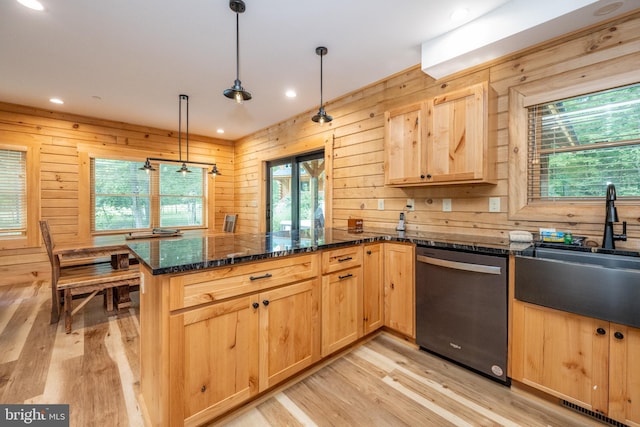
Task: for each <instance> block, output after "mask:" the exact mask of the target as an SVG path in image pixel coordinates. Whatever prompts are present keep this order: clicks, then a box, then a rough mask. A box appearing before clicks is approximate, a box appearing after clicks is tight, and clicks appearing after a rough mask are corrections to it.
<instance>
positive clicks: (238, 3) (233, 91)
mask: <svg viewBox="0 0 640 427" xmlns="http://www.w3.org/2000/svg"><path fill="white" fill-rule="evenodd" d="M229 8H230V9H231V10H232V11H234V12H235V13H236V80H235V81H234V82H233V86H231V88H230V89H226V90H225V91H224V92H223V93H224V96H226V97H227V98H230V99H235V100H236V102H237V103H238V104H242V102H243V101H248V100H250V99H251V94H250V93H249V92H247V91H246V90H244V88H243V87H242V82H241V81H240V14H241V13H243V12H244V11H245V10H246V6H245V4H244V1H242V0H230V1H229Z"/></svg>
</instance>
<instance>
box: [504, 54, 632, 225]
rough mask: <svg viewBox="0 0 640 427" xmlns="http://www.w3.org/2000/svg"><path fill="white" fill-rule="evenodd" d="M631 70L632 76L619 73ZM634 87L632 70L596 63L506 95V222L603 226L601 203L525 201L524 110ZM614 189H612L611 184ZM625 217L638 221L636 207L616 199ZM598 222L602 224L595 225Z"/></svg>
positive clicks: (526, 119) (609, 62)
mask: <svg viewBox="0 0 640 427" xmlns="http://www.w3.org/2000/svg"><path fill="white" fill-rule="evenodd" d="M621 70H634V71H621ZM637 82H638V74H637V71H635V67H634V66H633V65H626V66H625V67H621V66H620V64H619V63H618V62H617V61H608V62H605V63H597V64H594V65H590V66H587V67H583V68H578V69H575V70H572V71H568V72H565V73H562V74H555V75H552V76H549V77H545V78H541V79H539V80H536V81H533V82H530V83H525V84H521V85H517V86H513V87H511V88H510V89H509V99H508V120H509V124H508V135H509V164H508V170H509V172H508V178H509V179H508V181H509V182H508V187H509V211H508V212H509V213H508V215H509V219H510V220H525V221H544V222H569V223H594V224H600V223H604V208H605V207H604V200H605V196H606V194H605V193H604V192H603V194H602V199H601V200H597V199H591V200H575V199H574V200H535V201H531V202H530V201H529V200H528V191H527V180H528V176H529V169H528V160H529V159H528V148H529V147H528V142H529V139H528V107H530V106H532V105H537V104H544V103H547V102H552V101H554V100H558V99H564V98H570V97H574V96H580V95H584V94H588V93H591V92H598V91H602V90H607V89H612V88H615V87H619V86H625V85H630V84H633V83H637ZM614 184H615V183H614ZM616 204H617V206H623V207H624V208H623V209H620V210H619V212H620V213H621V214H624V215H625V217H631V218H633V217H636V218H637V217H638V216H639V215H640V207H638V206H635V205H637V201H636V202H634V201H633V200H624V199H621V198H619V199H618V200H617V201H616ZM600 219H602V221H600Z"/></svg>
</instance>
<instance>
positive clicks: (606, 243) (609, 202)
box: [602, 184, 627, 249]
mask: <svg viewBox="0 0 640 427" xmlns="http://www.w3.org/2000/svg"><path fill="white" fill-rule="evenodd" d="M615 200H616V187H615V186H614V185H613V184H609V185H607V197H606V216H605V220H604V234H603V236H602V247H603V248H604V249H615V248H616V245H615V241H616V240H623V241H626V240H627V223H626V221H625V222H623V223H622V234H614V232H613V224H614V223H616V222H618V209H616V206H615V203H614V201H615Z"/></svg>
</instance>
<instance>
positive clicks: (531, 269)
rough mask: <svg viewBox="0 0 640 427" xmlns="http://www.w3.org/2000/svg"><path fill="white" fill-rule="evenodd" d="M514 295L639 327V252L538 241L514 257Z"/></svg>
mask: <svg viewBox="0 0 640 427" xmlns="http://www.w3.org/2000/svg"><path fill="white" fill-rule="evenodd" d="M609 252H611V251H609ZM634 255H635V256H634ZM515 297H516V299H518V300H521V301H525V302H529V303H532V304H538V305H542V306H546V307H550V308H554V309H558V310H563V311H568V312H571V313H576V314H581V315H584V316H589V317H594V318H597V319H602V320H607V321H611V322H616V323H621V324H624V325H629V326H634V327H640V256H638V254H637V253H633V252H630V253H629V252H626V253H624V254H618V253H602V252H591V250H590V249H589V248H575V247H566V248H562V247H559V248H549V247H540V246H535V247H532V248H530V249H528V250H526V251H523V253H522V254H521V255H517V256H516V263H515Z"/></svg>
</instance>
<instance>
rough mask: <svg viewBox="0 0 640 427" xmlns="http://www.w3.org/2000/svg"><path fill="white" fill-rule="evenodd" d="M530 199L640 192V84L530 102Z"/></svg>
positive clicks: (561, 198)
mask: <svg viewBox="0 0 640 427" xmlns="http://www.w3.org/2000/svg"><path fill="white" fill-rule="evenodd" d="M528 129H529V134H528V139H529V141H528V151H529V152H528V180H527V183H528V199H529V202H535V201H537V200H546V201H553V200H572V199H574V200H589V199H594V198H598V199H601V198H602V197H604V195H605V194H606V187H607V184H608V183H613V184H615V186H616V192H617V196H618V197H619V198H621V197H622V198H625V197H626V198H635V197H640V84H633V85H630V86H625V87H620V88H616V89H611V90H606V91H602V92H596V93H591V94H587V95H582V96H578V97H573V98H567V99H563V100H559V101H554V102H549V103H545V104H539V105H533V106H531V107H529V108H528Z"/></svg>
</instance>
